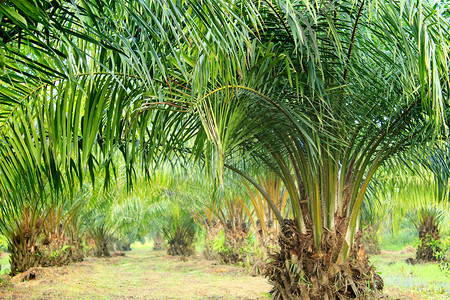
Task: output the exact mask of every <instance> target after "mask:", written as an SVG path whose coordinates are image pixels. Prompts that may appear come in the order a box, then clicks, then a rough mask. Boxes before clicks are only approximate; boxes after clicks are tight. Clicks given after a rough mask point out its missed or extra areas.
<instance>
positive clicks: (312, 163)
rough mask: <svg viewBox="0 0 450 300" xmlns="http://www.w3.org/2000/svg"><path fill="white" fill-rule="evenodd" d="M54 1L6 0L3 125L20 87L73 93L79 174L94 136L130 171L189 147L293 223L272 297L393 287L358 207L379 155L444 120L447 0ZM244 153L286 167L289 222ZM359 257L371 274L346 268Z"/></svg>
mask: <svg viewBox="0 0 450 300" xmlns="http://www.w3.org/2000/svg"><path fill="white" fill-rule="evenodd" d="M22 3H25V4H22ZM42 3H43V4H45V5H37V4H36V3H35V2H32V1H24V2H20V4H19V3H17V2H15V1H12V2H10V1H7V2H6V5H3V6H2V8H1V12H2V13H3V16H2V23H1V28H2V37H3V44H4V45H6V46H7V47H6V48H5V49H6V53H7V56H5V58H2V59H3V62H4V66H5V68H4V73H3V74H2V75H3V76H2V82H4V83H2V90H3V91H4V92H3V94H2V95H3V98H2V103H5V111H6V114H2V115H3V116H5V117H4V118H3V122H4V123H5V124H6V125H7V126H4V127H5V128H9V126H8V125H9V123H10V120H9V119H8V116H9V115H15V113H16V112H15V111H16V109H15V107H23V106H24V105H22V106H20V105H18V103H22V104H23V101H22V102H21V99H26V100H27V104H28V105H26V106H25V107H27V108H28V109H30V108H29V107H30V106H31V107H32V108H33V109H34V110H37V109H38V108H37V107H38V105H35V107H33V103H39V101H44V100H45V101H49V99H48V98H49V96H48V95H56V96H55V99H51V100H52V101H54V102H53V103H56V104H59V103H60V104H62V105H56V104H55V105H54V106H52V105H49V106H48V111H49V112H52V111H53V110H56V111H58V112H59V113H58V114H55V115H56V116H65V115H66V114H65V113H66V112H67V111H69V112H72V111H71V108H72V109H73V113H74V114H75V116H74V117H72V118H70V120H73V121H72V122H66V123H65V124H68V125H67V129H66V130H63V131H62V134H61V133H59V134H58V135H57V136H56V137H57V138H54V139H53V141H54V143H55V145H54V146H55V147H56V148H57V149H58V150H59V151H62V153H63V154H64V155H61V157H62V158H61V159H62V161H63V162H64V163H63V165H65V166H66V169H67V170H68V174H76V172H75V171H74V170H87V169H89V167H87V166H92V165H95V164H94V163H93V161H94V159H90V157H91V156H90V155H92V150H93V149H97V148H96V147H98V149H99V150H98V151H99V152H100V154H99V155H97V156H96V157H100V158H101V161H104V162H105V164H108V163H110V160H109V159H108V157H109V155H110V152H111V151H115V150H119V151H121V152H122V153H123V155H124V157H125V162H126V164H127V166H128V167H129V171H130V173H132V172H133V165H134V164H135V162H136V161H137V160H136V157H137V155H142V161H144V162H148V163H144V164H143V167H144V168H145V169H147V170H149V166H152V165H154V164H155V161H156V164H157V163H158V162H161V161H164V160H170V161H173V160H182V161H184V162H186V163H188V164H191V163H192V162H195V161H202V162H204V163H205V164H206V166H207V170H209V173H210V174H211V175H216V177H217V179H218V181H219V182H220V181H221V178H222V177H223V169H224V167H225V168H228V169H230V170H232V171H233V172H236V173H238V174H240V175H241V176H243V177H244V178H245V179H246V180H248V181H249V182H250V183H252V184H253V185H254V186H255V188H257V189H258V191H259V192H261V193H262V194H263V195H264V198H265V200H266V201H267V202H268V203H269V205H270V206H271V208H272V209H273V211H274V214H275V215H276V216H277V218H278V219H279V221H280V222H283V223H284V226H283V230H282V234H281V236H280V243H281V252H280V253H279V255H278V256H277V257H276V259H275V260H274V262H273V263H272V268H271V269H270V268H269V272H268V274H267V275H268V277H269V279H270V280H271V281H272V282H273V283H274V286H275V288H274V290H273V292H272V296H273V297H274V298H283V299H289V298H292V297H301V298H302V299H303V298H304V299H307V298H308V297H309V298H312V299H316V298H317V299H322V298H335V297H339V296H341V297H360V296H361V295H362V294H364V293H365V292H367V291H368V289H372V290H373V289H375V285H377V288H380V287H381V284H380V283H379V282H378V284H376V283H375V282H374V276H376V275H374V273H373V271H372V270H371V268H370V267H369V266H368V264H367V261H366V260H365V259H364V258H362V257H360V256H358V255H357V254H358V252H359V251H358V247H359V243H358V241H357V240H356V241H355V233H356V231H357V229H358V228H357V227H358V223H359V222H358V219H359V217H360V212H361V207H362V203H363V201H364V196H365V192H366V190H367V187H368V184H369V182H370V181H371V179H372V177H373V174H374V173H375V171H376V170H377V169H378V168H379V167H380V165H381V164H382V163H383V162H384V161H385V160H386V159H388V158H389V157H391V156H392V155H394V154H395V153H397V152H400V151H403V150H404V149H406V148H408V147H410V146H411V145H414V144H417V143H421V142H423V141H426V140H427V139H428V138H429V137H430V136H431V135H433V134H435V133H436V132H437V133H438V134H439V133H442V132H445V130H446V126H445V125H443V124H444V123H445V110H446V109H447V107H446V106H445V101H444V100H445V99H446V98H447V97H448V83H449V80H448V50H449V40H448V36H449V34H448V33H449V32H448V29H449V26H448V19H447V18H446V16H448V11H447V10H446V9H447V7H445V6H443V5H440V4H439V3H436V4H429V3H423V2H413V1H404V2H400V3H398V2H396V1H389V0H386V1H365V0H363V1H338V2H326V1H324V2H317V1H278V0H273V1H269V0H268V1H220V0H219V1H157V0H155V1H143V0H136V1H120V0H118V1H108V2H107V1H95V2H86V1H80V2H77V1H74V2H70V3H66V2H59V1H54V2H51V1H42ZM42 3H40V4H42ZM55 3H56V4H55ZM32 13H33V14H32ZM35 15H36V17H31V16H35ZM47 20H51V22H48V21H47ZM42 29H43V30H42ZM5 32H6V33H7V34H5ZM17 32H20V33H17ZM39 37H42V39H39ZM37 40H39V42H38V41H37ZM24 41H26V42H24ZM24 44H25V46H24ZM20 46H22V48H20ZM40 49H43V50H45V51H39V52H38V51H36V50H40ZM28 52H30V54H29V53H28ZM42 57H45V58H48V62H45V63H44V62H43V61H42V60H43V58H42ZM55 77H56V78H55ZM60 78H61V79H60ZM96 78H97V79H101V80H96ZM55 80H58V84H55ZM51 83H53V84H51ZM99 85H100V86H99ZM41 86H43V87H41ZM47 89H58V90H59V91H54V92H53V93H52V94H49V93H44V91H46V90H47ZM36 91H38V92H41V91H42V93H37V92H36ZM66 94H67V95H70V97H69V98H68V99H74V101H72V102H70V101H69V100H66V99H67V97H66V96H65V95H66ZM29 95H33V97H29ZM105 95H111V97H109V96H105ZM119 95H122V96H119ZM110 99H112V100H110ZM58 101H59V102H58ZM79 102H81V103H90V104H88V105H85V104H79V105H81V106H76V104H77V103H79ZM66 103H68V104H66ZM70 103H73V104H70ZM64 104H66V106H65V108H60V107H64V106H63V105H64ZM81 107H83V108H85V110H84V111H83V113H80V111H81ZM94 108H95V109H94ZM91 112H92V113H93V115H90V113H91ZM94 112H95V113H94ZM69 115H70V114H69ZM31 116H34V117H37V118H39V115H36V114H33V113H32V114H31ZM90 116H91V117H90ZM63 119H64V118H63ZM59 120H61V119H59ZM77 120H79V121H77ZM91 120H94V121H96V122H92V121H91ZM55 122H56V123H58V124H59V122H58V119H57V118H56V119H55ZM77 122H79V123H77ZM30 124H34V123H33V122H30ZM80 124H85V125H84V126H83V127H82V128H83V130H84V131H82V130H80ZM63 128H65V127H63ZM50 129H51V128H49V129H48V130H49V132H52V131H50ZM61 136H62V137H63V138H61V139H60V138H59V137H61ZM44 137H45V135H44ZM36 140H37V139H34V140H32V141H31V143H35V142H36ZM40 140H41V141H45V140H46V138H42V137H41V139H40ZM74 140H81V144H82V145H83V146H82V147H79V148H77V147H78V144H79V143H74V142H73V141H74ZM93 146H96V147H93ZM72 147H74V149H75V150H73V151H72V152H71V151H69V150H68V151H66V152H64V151H65V150H64V149H72ZM80 149H81V151H82V153H83V155H80V156H77V154H76V153H78V152H79V151H80ZM23 151H25V150H23ZM68 153H75V154H74V155H75V157H76V159H75V158H73V157H72V156H71V155H68ZM248 164H260V165H264V166H266V167H267V168H269V169H270V170H271V171H272V172H274V173H275V174H277V176H279V177H280V178H281V179H282V181H283V182H284V185H285V187H286V189H287V191H288V193H289V196H290V199H291V204H292V210H293V213H294V221H293V222H290V221H283V220H282V219H283V218H282V215H281V213H280V212H279V211H278V210H277V209H276V207H275V205H274V204H273V202H274V200H273V199H271V198H270V196H269V195H268V194H267V193H266V192H265V191H264V189H263V188H262V187H261V186H260V185H258V183H257V181H255V180H254V179H253V178H252V177H251V176H250V175H249V174H246V172H245V171H244V170H246V165H248ZM71 166H77V167H76V168H72V167H71ZM149 173H151V172H149ZM68 177H69V178H70V176H68ZM130 178H131V177H130ZM349 268H350V269H355V270H358V272H356V271H355V272H352V274H360V275H354V276H353V277H351V276H346V275H345V274H347V273H346V270H348V269H349ZM285 270H286V271H285ZM302 279H303V280H302ZM367 280H368V281H369V282H370V284H369V285H367Z"/></svg>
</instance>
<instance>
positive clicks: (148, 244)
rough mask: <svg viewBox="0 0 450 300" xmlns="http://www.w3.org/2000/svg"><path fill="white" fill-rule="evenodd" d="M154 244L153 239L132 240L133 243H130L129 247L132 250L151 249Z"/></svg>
mask: <svg viewBox="0 0 450 300" xmlns="http://www.w3.org/2000/svg"><path fill="white" fill-rule="evenodd" d="M153 245H154V242H153V240H148V239H145V242H144V243H142V242H134V243H133V244H131V246H130V247H131V249H132V250H142V249H152V248H153Z"/></svg>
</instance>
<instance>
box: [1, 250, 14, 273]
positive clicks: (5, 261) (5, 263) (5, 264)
mask: <svg viewBox="0 0 450 300" xmlns="http://www.w3.org/2000/svg"><path fill="white" fill-rule="evenodd" d="M0 266H2V269H1V270H0V276H1V275H3V274H5V273H9V272H10V269H11V265H10V264H9V255H8V256H5V254H2V257H1V258H0Z"/></svg>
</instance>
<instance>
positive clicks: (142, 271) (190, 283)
mask: <svg viewBox="0 0 450 300" xmlns="http://www.w3.org/2000/svg"><path fill="white" fill-rule="evenodd" d="M43 272H44V273H42V274H40V275H39V276H38V277H37V279H36V280H31V281H28V282H20V283H17V284H14V287H12V288H6V289H5V288H3V289H1V290H0V299H264V298H266V297H267V296H266V295H265V293H267V292H268V291H269V290H270V285H269V284H268V283H266V281H265V279H264V278H262V277H251V276H248V275H246V274H245V273H244V270H243V269H242V268H237V267H231V266H224V265H217V264H214V262H211V261H206V260H204V259H202V258H201V257H192V258H190V259H189V260H188V261H186V262H184V261H180V260H179V259H177V258H173V257H170V256H167V255H166V254H165V252H164V251H152V250H149V249H136V250H133V251H131V252H129V253H127V256H125V257H112V258H106V259H104V258H102V259H97V258H88V259H87V260H86V261H84V262H81V263H76V264H72V265H71V266H67V267H60V268H57V267H52V268H45V269H44V271H43Z"/></svg>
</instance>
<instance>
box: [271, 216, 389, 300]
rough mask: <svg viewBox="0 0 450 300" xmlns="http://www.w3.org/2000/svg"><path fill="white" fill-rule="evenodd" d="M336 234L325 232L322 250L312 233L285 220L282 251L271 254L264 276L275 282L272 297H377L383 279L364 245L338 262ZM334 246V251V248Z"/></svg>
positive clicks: (381, 288) (281, 243) (282, 233)
mask: <svg viewBox="0 0 450 300" xmlns="http://www.w3.org/2000/svg"><path fill="white" fill-rule="evenodd" d="M336 240H337V239H336V235H334V234H332V233H330V232H325V233H324V234H323V236H322V244H323V245H324V246H323V248H324V249H321V251H320V252H319V251H317V249H315V244H314V240H313V236H312V234H301V233H300V232H299V230H298V228H297V225H296V224H295V222H293V221H291V220H286V221H285V224H284V225H283V228H282V232H281V234H280V237H279V243H280V246H281V251H280V252H279V253H276V254H275V255H273V256H272V259H273V260H272V261H271V262H269V263H268V265H267V267H266V270H265V276H266V277H268V279H269V282H270V283H271V284H273V286H274V287H273V289H272V291H271V292H270V293H271V295H272V299H302V300H303V299H311V300H312V299H314V300H316V299H317V300H319V299H330V300H331V299H374V298H379V297H380V295H381V291H382V290H383V280H382V279H381V277H380V276H379V275H378V274H377V273H376V272H375V271H374V269H373V266H371V265H370V264H369V261H368V258H367V257H365V254H364V250H362V249H363V248H362V247H361V248H359V246H360V243H358V242H357V243H355V244H356V245H358V248H359V249H352V251H351V253H350V257H349V258H348V259H347V261H346V262H343V263H336V260H337V254H338V252H337V250H336V249H335V246H336V244H337V243H336ZM333 250H334V251H333Z"/></svg>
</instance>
